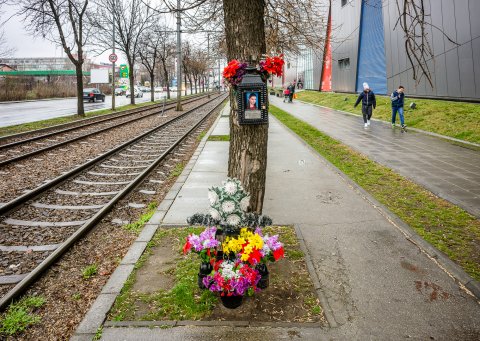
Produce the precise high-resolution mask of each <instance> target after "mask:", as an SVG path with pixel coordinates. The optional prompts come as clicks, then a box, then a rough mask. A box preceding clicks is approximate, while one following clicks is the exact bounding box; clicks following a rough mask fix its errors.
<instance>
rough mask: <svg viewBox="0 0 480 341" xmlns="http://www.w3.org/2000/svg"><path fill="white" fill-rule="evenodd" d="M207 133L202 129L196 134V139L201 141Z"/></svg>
mask: <svg viewBox="0 0 480 341" xmlns="http://www.w3.org/2000/svg"><path fill="white" fill-rule="evenodd" d="M206 134H207V131H206V130H204V131H202V132H201V133H200V134H199V135H198V136H197V141H202V139H203V137H204V136H205V135H206Z"/></svg>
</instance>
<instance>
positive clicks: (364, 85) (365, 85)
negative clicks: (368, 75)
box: [363, 82, 370, 90]
mask: <svg viewBox="0 0 480 341" xmlns="http://www.w3.org/2000/svg"><path fill="white" fill-rule="evenodd" d="M367 89H370V87H369V86H368V83H367V82H364V83H363V90H367Z"/></svg>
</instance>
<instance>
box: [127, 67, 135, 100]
mask: <svg viewBox="0 0 480 341" xmlns="http://www.w3.org/2000/svg"><path fill="white" fill-rule="evenodd" d="M133 66H134V63H133V61H130V60H129V61H128V68H129V69H128V76H129V77H130V79H129V80H130V104H135V91H134V89H133V88H134V85H135V79H134V78H133Z"/></svg>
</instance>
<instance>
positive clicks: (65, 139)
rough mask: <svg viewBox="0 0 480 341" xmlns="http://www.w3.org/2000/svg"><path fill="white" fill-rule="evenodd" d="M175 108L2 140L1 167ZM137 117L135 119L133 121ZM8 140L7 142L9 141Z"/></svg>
mask: <svg viewBox="0 0 480 341" xmlns="http://www.w3.org/2000/svg"><path fill="white" fill-rule="evenodd" d="M205 97H207V95H201V96H195V97H194V98H189V99H187V100H184V101H183V103H184V104H188V103H191V102H195V101H198V100H199V99H203V98H205ZM174 108H175V104H170V103H169V104H168V105H165V106H164V104H158V105H154V106H148V107H146V108H138V109H132V110H128V111H127V112H122V113H114V114H109V116H108V117H103V118H101V119H98V118H97V119H96V120H92V121H89V122H84V123H82V124H80V125H78V124H77V125H74V126H67V127H61V126H59V128H60V129H59V130H54V131H49V132H45V133H40V134H39V133H34V132H32V133H31V134H30V135H33V136H30V137H28V138H21V136H24V134H19V135H20V136H19V137H16V136H9V137H6V138H9V140H10V141H8V140H7V142H5V141H3V143H2V140H0V167H2V166H6V165H8V164H11V163H14V162H17V161H20V160H23V159H25V158H28V157H32V156H35V155H37V154H40V153H43V152H46V151H49V150H52V149H55V148H60V147H62V146H64V145H67V144H69V143H73V142H75V141H79V140H83V139H86V138H88V137H91V136H94V135H97V134H100V133H102V132H106V131H108V130H111V129H114V128H118V127H121V126H124V125H127V124H131V123H134V122H137V121H139V120H143V119H145V118H148V117H151V116H153V115H157V114H159V113H163V111H164V110H172V109H174ZM132 115H134V117H132ZM6 138H4V139H6Z"/></svg>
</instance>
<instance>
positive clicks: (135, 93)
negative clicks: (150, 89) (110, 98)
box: [125, 87, 143, 98]
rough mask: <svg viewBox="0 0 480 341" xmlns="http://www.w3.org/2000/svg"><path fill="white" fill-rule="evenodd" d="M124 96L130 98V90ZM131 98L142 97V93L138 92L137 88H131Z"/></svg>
mask: <svg viewBox="0 0 480 341" xmlns="http://www.w3.org/2000/svg"><path fill="white" fill-rule="evenodd" d="M125 96H127V98H128V97H130V96H131V91H130V89H128V90H127V92H126V93H125ZM133 97H137V98H138V97H143V92H141V91H140V89H139V88H137V87H134V88H133Z"/></svg>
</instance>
